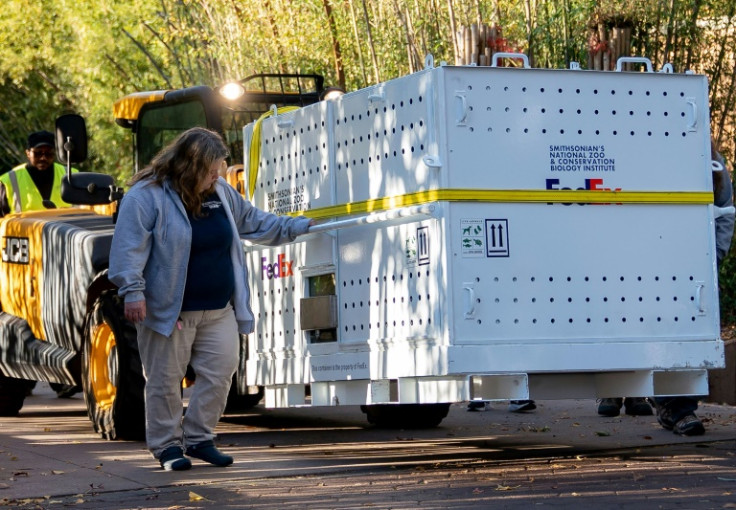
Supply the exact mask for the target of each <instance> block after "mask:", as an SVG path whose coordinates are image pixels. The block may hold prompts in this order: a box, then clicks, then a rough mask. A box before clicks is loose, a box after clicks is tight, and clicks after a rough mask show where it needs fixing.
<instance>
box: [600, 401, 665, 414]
mask: <svg viewBox="0 0 736 510" xmlns="http://www.w3.org/2000/svg"><path fill="white" fill-rule="evenodd" d="M624 408H625V410H626V414H628V415H630V416H651V415H652V414H654V413H653V412H652V406H650V405H649V402H647V399H645V398H643V397H626V398H625V399H624ZM599 412H600V411H599Z"/></svg>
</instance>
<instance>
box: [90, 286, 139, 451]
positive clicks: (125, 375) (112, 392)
mask: <svg viewBox="0 0 736 510" xmlns="http://www.w3.org/2000/svg"><path fill="white" fill-rule="evenodd" d="M144 386H145V379H144V377H143V368H142V366H141V357H140V353H139V352H138V341H137V338H136V331H135V327H134V326H133V324H131V323H130V322H128V321H127V320H125V317H124V316H123V302H122V299H121V298H120V297H118V295H117V293H116V292H115V291H107V292H103V293H102V294H101V295H100V297H99V298H98V299H97V301H96V302H95V304H94V307H93V308H92V311H91V312H90V313H89V314H88V315H87V319H86V321H85V325H84V354H83V357H82V388H83V392H84V401H85V402H86V404H87V414H88V415H89V419H90V420H91V421H92V425H93V426H94V429H95V432H98V433H99V434H100V435H101V436H102V437H103V438H104V439H110V440H113V439H128V440H135V441H139V440H143V439H145V435H146V428H145V406H144V401H143V389H144Z"/></svg>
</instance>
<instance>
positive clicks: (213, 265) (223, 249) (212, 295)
mask: <svg viewBox="0 0 736 510" xmlns="http://www.w3.org/2000/svg"><path fill="white" fill-rule="evenodd" d="M202 214H203V215H202V216H200V217H195V216H193V215H192V214H191V213H190V214H189V223H190V224H191V225H192V248H191V251H190V253H189V267H188V268H187V283H186V287H185V288H184V301H183V303H182V307H181V309H182V311H192V310H219V309H221V308H225V305H227V303H228V301H230V298H231V297H232V295H233V291H234V290H235V280H234V276H233V262H232V260H231V259H230V247H231V246H232V243H233V231H232V228H231V227H230V222H229V221H228V219H227V214H226V213H225V210H224V209H223V206H222V202H220V198H219V197H218V196H217V193H213V194H212V195H210V196H209V197H207V198H206V199H205V200H204V202H203V203H202Z"/></svg>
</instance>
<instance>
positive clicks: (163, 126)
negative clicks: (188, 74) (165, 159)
mask: <svg viewBox="0 0 736 510" xmlns="http://www.w3.org/2000/svg"><path fill="white" fill-rule="evenodd" d="M195 126H201V127H207V116H206V115H205V108H204V105H203V104H202V102H201V101H198V100H193V101H186V102H183V103H178V104H174V105H170V104H166V103H160V104H159V105H156V106H154V107H151V108H148V109H147V110H146V111H145V114H144V115H141V117H140V122H139V124H138V133H137V140H138V147H137V150H136V169H138V170H140V169H142V168H144V167H145V166H146V165H148V163H149V162H150V161H151V159H152V158H153V157H154V156H155V155H156V154H157V153H158V151H160V150H161V149H162V148H163V147H165V146H166V145H167V144H168V143H169V142H171V141H172V140H173V139H174V138H176V137H177V136H178V135H179V134H180V133H182V132H184V131H186V130H187V129H189V128H190V127H195Z"/></svg>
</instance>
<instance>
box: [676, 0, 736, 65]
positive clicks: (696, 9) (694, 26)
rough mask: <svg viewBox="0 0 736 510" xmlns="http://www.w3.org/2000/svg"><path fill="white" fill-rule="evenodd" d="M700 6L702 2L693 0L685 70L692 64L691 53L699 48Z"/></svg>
mask: <svg viewBox="0 0 736 510" xmlns="http://www.w3.org/2000/svg"><path fill="white" fill-rule="evenodd" d="M701 4H702V0H694V1H693V12H692V14H691V16H690V20H689V21H688V25H689V27H688V32H689V33H690V40H689V41H688V44H687V46H686V48H687V50H686V51H687V54H686V56H685V69H683V71H684V70H687V69H690V66H691V65H692V62H693V51H694V50H695V49H696V48H697V47H698V46H699V39H700V37H699V30H698V14H700V5H701ZM731 5H733V2H731Z"/></svg>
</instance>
